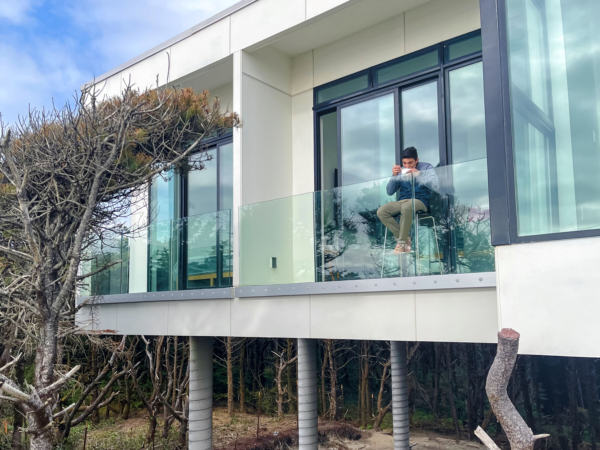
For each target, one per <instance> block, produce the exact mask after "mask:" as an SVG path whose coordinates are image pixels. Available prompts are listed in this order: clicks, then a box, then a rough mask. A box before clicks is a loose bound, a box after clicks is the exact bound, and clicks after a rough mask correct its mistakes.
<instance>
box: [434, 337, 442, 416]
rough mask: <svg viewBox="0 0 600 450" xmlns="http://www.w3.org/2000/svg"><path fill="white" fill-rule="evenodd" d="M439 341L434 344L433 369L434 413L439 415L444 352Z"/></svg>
mask: <svg viewBox="0 0 600 450" xmlns="http://www.w3.org/2000/svg"><path fill="white" fill-rule="evenodd" d="M440 345H441V344H438V343H434V344H433V350H434V358H435V363H434V364H435V366H434V369H433V414H434V415H435V416H436V417H437V416H438V413H439V411H438V410H439V398H440V366H441V364H440V363H441V359H442V352H441V351H440Z"/></svg>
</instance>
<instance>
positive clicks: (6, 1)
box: [0, 0, 34, 23]
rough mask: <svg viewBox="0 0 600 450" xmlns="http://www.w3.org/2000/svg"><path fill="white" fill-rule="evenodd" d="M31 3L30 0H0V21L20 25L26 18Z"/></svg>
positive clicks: (31, 5)
mask: <svg viewBox="0 0 600 450" xmlns="http://www.w3.org/2000/svg"><path fill="white" fill-rule="evenodd" d="M33 3H34V2H33V1H31V0H0V19H5V20H8V21H9V22H15V23H22V22H24V21H26V19H27V18H28V13H29V11H30V10H31V8H32V7H33V6H34V4H33Z"/></svg>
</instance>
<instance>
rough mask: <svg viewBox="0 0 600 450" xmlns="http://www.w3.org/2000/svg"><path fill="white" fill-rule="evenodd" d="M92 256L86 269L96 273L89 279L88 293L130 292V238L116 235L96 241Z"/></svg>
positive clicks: (110, 293)
mask: <svg viewBox="0 0 600 450" xmlns="http://www.w3.org/2000/svg"><path fill="white" fill-rule="evenodd" d="M90 253H91V254H92V258H91V260H90V261H89V263H88V264H86V265H85V270H89V273H94V272H96V271H99V270H101V269H103V268H106V269H105V270H102V271H100V272H99V273H97V274H95V275H93V276H91V277H90V279H89V288H88V289H87V290H86V291H85V294H86V295H94V296H95V295H115V294H127V293H128V292H129V239H128V238H127V237H122V236H115V237H110V238H105V239H103V240H101V241H98V242H96V243H95V244H94V245H93V246H92V249H91V251H90Z"/></svg>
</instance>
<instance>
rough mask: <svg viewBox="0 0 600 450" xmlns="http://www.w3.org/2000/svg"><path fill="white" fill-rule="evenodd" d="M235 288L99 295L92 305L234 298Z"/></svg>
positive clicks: (80, 298) (81, 301)
mask: <svg viewBox="0 0 600 450" xmlns="http://www.w3.org/2000/svg"><path fill="white" fill-rule="evenodd" d="M233 295H234V290H233V288H218V289H193V290H189V291H167V292H144V293H139V294H117V295H104V296H102V297H97V300H96V302H94V303H90V306H91V305H94V306H96V305H106V304H116V303H140V302H164V301H179V300H205V299H206V300H214V299H231V298H233ZM90 298H92V297H79V298H78V299H77V304H78V305H80V304H81V303H83V302H84V301H86V300H88V299H90Z"/></svg>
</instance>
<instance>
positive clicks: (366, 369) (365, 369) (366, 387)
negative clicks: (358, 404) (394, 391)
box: [361, 341, 371, 427]
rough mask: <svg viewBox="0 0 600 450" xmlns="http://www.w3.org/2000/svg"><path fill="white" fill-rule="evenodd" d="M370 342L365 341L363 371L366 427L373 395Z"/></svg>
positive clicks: (364, 419)
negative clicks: (370, 374) (370, 388)
mask: <svg viewBox="0 0 600 450" xmlns="http://www.w3.org/2000/svg"><path fill="white" fill-rule="evenodd" d="M369 347H370V342H369V341H363V361H362V363H363V369H362V380H361V381H362V393H363V396H362V402H363V403H362V417H361V425H362V426H364V427H366V426H367V422H368V420H369V417H370V416H369V412H370V409H371V408H370V403H371V399H370V397H371V395H370V391H369Z"/></svg>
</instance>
